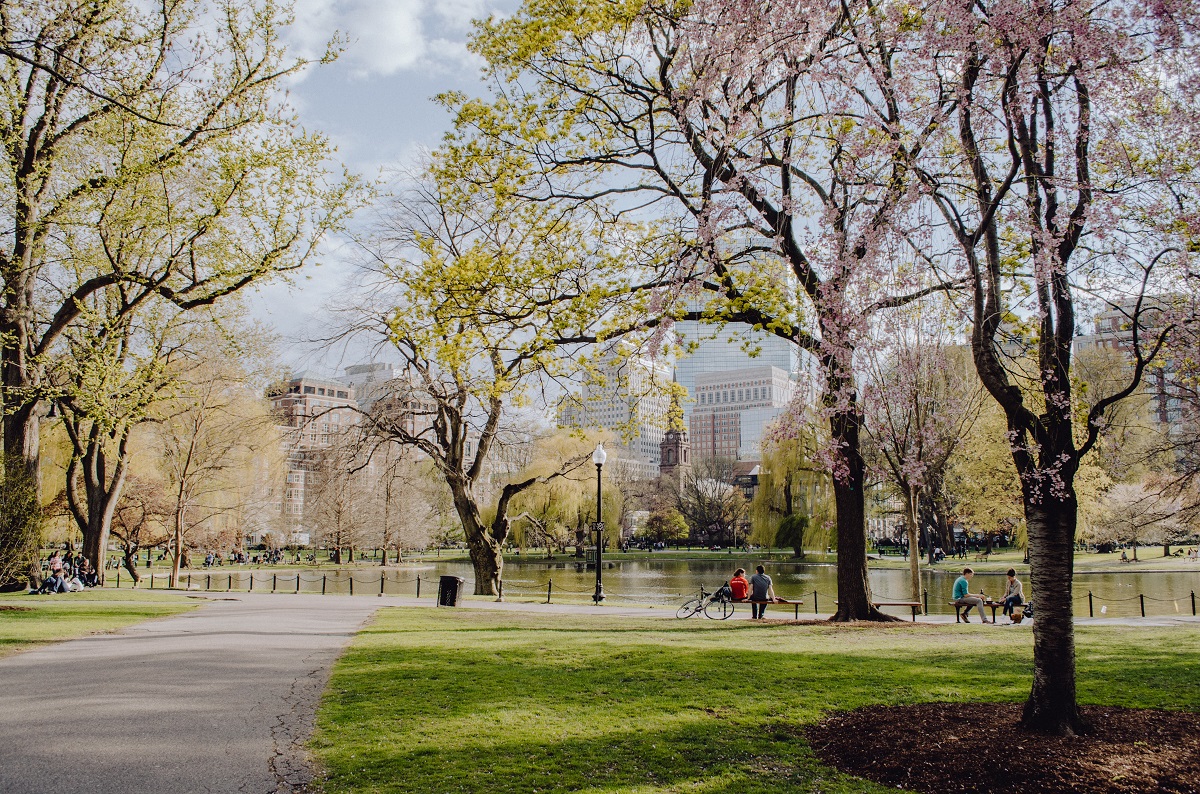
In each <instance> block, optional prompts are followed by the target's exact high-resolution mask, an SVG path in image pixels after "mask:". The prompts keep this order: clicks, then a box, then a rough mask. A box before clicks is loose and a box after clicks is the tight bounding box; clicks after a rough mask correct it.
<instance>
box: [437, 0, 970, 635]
mask: <svg viewBox="0 0 1200 794" xmlns="http://www.w3.org/2000/svg"><path fill="white" fill-rule="evenodd" d="M904 24H905V21H904V19H902V18H899V17H897V16H896V15H890V14H883V13H873V12H871V11H870V10H868V9H866V8H865V7H864V8H859V7H852V6H850V5H846V4H836V3H830V4H825V5H809V6H806V7H805V9H804V13H802V14H798V13H796V12H795V9H794V8H793V7H791V6H786V7H784V6H780V5H778V4H776V3H761V4H757V5H754V6H748V5H746V4H732V3H728V2H723V1H721V0H702V1H701V2H694V3H687V4H677V3H660V2H650V3H642V4H637V5H636V6H621V5H618V4H596V3H587V2H567V3H558V4H545V3H535V2H529V3H526V4H525V6H524V7H523V8H522V9H521V10H520V11H519V12H518V13H517V14H515V15H513V16H511V17H508V18H505V19H503V20H493V21H491V22H488V23H485V24H483V25H482V26H481V27H480V30H479V33H478V35H477V37H476V39H475V41H474V44H473V47H474V49H475V51H476V52H478V53H479V54H480V55H482V56H483V57H484V58H485V59H486V61H487V64H488V66H487V68H488V74H489V76H490V77H491V78H492V81H493V85H492V88H493V91H494V94H495V99H494V101H491V102H485V101H467V100H465V99H464V98H463V97H461V96H457V95H453V96H448V97H445V98H444V99H445V101H446V103H447V104H448V105H449V106H450V107H451V108H452V109H453V110H454V111H455V113H456V117H457V131H458V133H457V134H458V138H457V139H456V140H457V145H456V148H455V152H456V154H458V155H459V156H461V157H462V158H466V159H469V158H472V157H476V158H481V159H482V158H483V157H484V156H485V155H486V157H487V158H489V159H494V157H495V154H494V153H495V152H498V151H499V152H505V153H506V157H507V158H509V159H508V160H506V161H505V162H504V166H507V165H508V163H510V162H512V160H513V159H518V158H519V159H520V161H521V162H522V163H523V164H524V165H526V166H527V167H532V168H535V169H536V170H535V171H534V173H533V175H532V176H530V177H528V178H527V179H526V180H525V181H524V182H523V183H522V184H521V185H519V186H518V189H519V190H521V191H522V192H523V194H525V195H529V196H530V197H533V198H546V197H548V196H561V197H566V198H568V199H572V200H578V201H581V202H590V203H593V204H596V203H600V202H608V201H609V200H611V199H612V197H614V196H619V197H620V199H621V204H620V205H619V206H615V207H612V208H611V209H613V210H614V211H625V212H628V213H641V214H642V216H643V217H645V216H646V215H651V216H654V217H657V218H667V219H670V221H671V222H672V223H674V224H676V225H677V227H678V234H679V237H680V238H681V240H682V241H683V243H682V244H681V249H680V251H679V254H678V257H677V262H678V268H677V270H676V273H675V281H676V283H677V284H679V285H680V286H679V288H677V289H676V290H675V291H674V294H671V293H668V294H666V295H664V296H663V298H662V299H661V301H660V308H659V315H658V317H656V318H654V319H655V320H656V321H658V322H662V323H664V324H666V323H669V322H670V320H671V319H672V318H686V319H695V320H705V321H709V322H715V323H728V322H737V323H745V324H747V325H749V326H752V327H754V328H757V329H761V330H766V331H768V332H770V333H773V334H776V335H778V336H780V337H782V338H784V339H787V340H790V341H791V342H792V343H794V344H795V345H797V346H798V347H799V348H800V349H801V350H803V351H805V353H806V354H808V355H811V356H813V357H814V358H815V359H816V361H817V362H818V363H819V367H820V372H821V375H822V379H823V382H824V396H823V400H824V408H825V413H826V416H825V419H826V421H828V423H829V426H830V435H831V442H832V443H831V450H830V452H831V454H830V458H831V464H832V471H833V474H834V480H833V491H834V498H835V501H836V504H837V522H838V552H839V553H838V611H837V613H836V615H835V616H834V617H835V619H837V620H856V619H863V618H869V619H874V620H890V619H891V618H890V617H889V616H887V615H884V614H883V613H881V612H879V611H878V610H877V609H875V608H874V606H873V605H872V603H871V598H870V589H869V583H868V580H867V567H866V530H865V507H864V502H863V484H864V466H863V461H862V457H861V454H860V450H859V435H860V430H861V423H862V414H861V408H860V405H859V401H858V395H857V390H856V387H855V377H854V369H853V358H854V351H855V348H856V346H857V345H858V344H859V342H860V341H861V339H862V336H863V331H864V329H865V324H866V321H867V318H870V317H871V316H873V315H875V314H876V313H877V312H880V311H883V310H886V309H888V308H890V307H894V306H896V305H900V304H903V303H905V302H907V301H908V300H911V299H914V298H915V297H918V296H920V295H922V294H926V293H927V292H929V291H936V290H942V289H946V288H948V287H949V286H950V285H949V283H948V282H945V281H943V280H942V279H940V278H938V277H937V276H933V277H932V278H926V274H927V270H926V269H925V268H923V267H920V265H922V264H923V263H924V260H923V259H922V258H920V257H917V256H915V255H912V256H909V255H906V254H904V253H903V249H904V248H905V246H907V245H908V242H907V241H906V239H905V238H906V236H907V231H908V229H909V226H910V218H909V209H910V205H911V201H912V200H913V199H914V198H915V197H916V194H915V193H914V192H913V191H912V188H913V186H914V181H913V175H912V172H911V168H910V163H911V162H912V160H913V159H914V158H915V157H916V156H917V154H918V153H919V152H921V151H922V147H923V146H924V143H925V141H926V140H927V139H928V137H929V136H930V135H931V134H932V133H933V132H934V131H935V130H936V128H937V122H938V120H939V118H938V116H936V115H930V116H929V117H928V118H926V119H924V120H923V121H920V122H915V123H914V121H913V119H912V118H910V117H907V116H903V115H900V113H899V110H900V103H899V102H898V99H897V96H896V92H897V90H898V81H897V77H896V75H897V73H898V72H897V70H896V57H897V53H896V52H895V50H894V49H893V47H892V46H891V44H890V39H889V36H890V35H892V34H893V33H895V31H896V30H898V29H903V25H904ZM900 74H902V72H900ZM934 110H935V111H936V110H937V109H936V108H935V109H934ZM498 171H499V167H498V166H497V167H494V172H498ZM897 258H905V259H907V260H908V261H909V262H910V264H912V265H916V266H914V267H909V268H907V269H899V268H893V267H892V263H893V261H895V260H896V259H897ZM685 299H687V300H685ZM688 300H690V301H691V302H692V303H691V304H689V303H688V302H687V301H688ZM696 304H699V306H698V308H697V307H696Z"/></svg>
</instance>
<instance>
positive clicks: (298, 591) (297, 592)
mask: <svg viewBox="0 0 1200 794" xmlns="http://www.w3.org/2000/svg"><path fill="white" fill-rule="evenodd" d="M296 594H297V595H299V594H300V572H299V571H296Z"/></svg>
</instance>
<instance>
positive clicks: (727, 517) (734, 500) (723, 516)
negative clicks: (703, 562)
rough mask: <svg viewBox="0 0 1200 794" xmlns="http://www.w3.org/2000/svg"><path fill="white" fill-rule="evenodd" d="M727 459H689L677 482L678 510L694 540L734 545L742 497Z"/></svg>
mask: <svg viewBox="0 0 1200 794" xmlns="http://www.w3.org/2000/svg"><path fill="white" fill-rule="evenodd" d="M733 464H734V461H733V460H732V459H731V458H699V459H697V460H695V461H693V463H692V466H691V468H690V469H688V470H687V472H686V473H685V474H684V476H683V482H682V483H681V484H680V491H679V500H678V510H679V513H680V515H682V516H683V518H684V520H685V521H687V523H688V527H689V528H690V529H691V535H692V538H693V539H695V540H696V541H697V542H698V543H702V544H707V543H720V544H722V545H725V546H736V545H738V543H737V527H738V525H739V524H740V523H741V522H742V519H743V517H744V516H745V514H746V497H745V496H744V495H743V494H742V490H741V489H740V488H738V487H737V485H735V484H734V481H733Z"/></svg>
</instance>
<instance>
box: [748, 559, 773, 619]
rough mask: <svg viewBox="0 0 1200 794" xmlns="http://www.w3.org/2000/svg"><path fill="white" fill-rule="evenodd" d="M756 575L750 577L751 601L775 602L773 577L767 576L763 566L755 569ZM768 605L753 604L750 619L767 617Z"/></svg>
mask: <svg viewBox="0 0 1200 794" xmlns="http://www.w3.org/2000/svg"><path fill="white" fill-rule="evenodd" d="M754 570H755V571H756V573H755V574H754V575H753V576H751V577H750V600H751V601H763V602H766V601H774V600H775V586H774V583H773V582H772V581H771V577H769V576H767V571H766V569H765V568H763V567H762V566H761V565H760V566H758V567H757V568H755V569H754ZM766 612H767V605H766V604H765V603H762V604H751V605H750V617H751V618H753V619H755V620H758V619H761V618H763V617H765V615H766Z"/></svg>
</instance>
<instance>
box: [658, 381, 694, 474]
mask: <svg viewBox="0 0 1200 794" xmlns="http://www.w3.org/2000/svg"><path fill="white" fill-rule="evenodd" d="M680 391H681V388H680V386H679V384H678V382H672V383H671V407H670V408H668V409H667V432H666V433H665V434H664V435H663V440H662V443H661V444H659V446H658V450H659V458H658V460H659V463H658V474H659V476H660V477H662V478H664V479H665V478H667V477H670V478H671V479H673V480H675V481H676V482H679V483H681V482H683V475H684V473H685V472H686V471H687V470H690V469H691V468H692V445H691V444H690V443H688V434H687V429H686V428H685V427H684V425H683V406H682V405H680V400H679V395H680Z"/></svg>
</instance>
